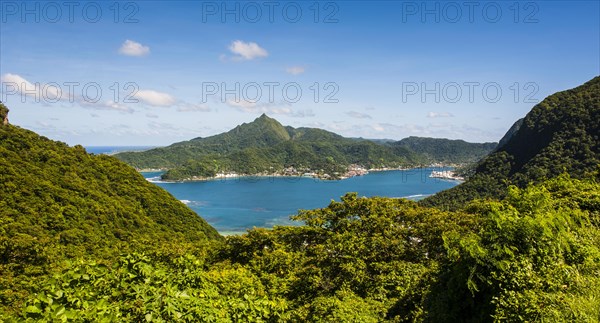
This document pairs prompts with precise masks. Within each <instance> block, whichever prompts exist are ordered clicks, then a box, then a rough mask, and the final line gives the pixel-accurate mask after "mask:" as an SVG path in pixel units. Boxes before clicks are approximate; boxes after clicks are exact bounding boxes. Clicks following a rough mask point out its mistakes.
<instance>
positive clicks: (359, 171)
mask: <svg viewBox="0 0 600 323" xmlns="http://www.w3.org/2000/svg"><path fill="white" fill-rule="evenodd" d="M456 167H457V166H456V165H440V164H432V165H427V166H415V167H397V168H392V167H383V168H370V169H365V168H360V167H359V168H354V169H351V170H349V171H348V172H346V173H345V174H344V175H342V176H338V177H333V176H331V175H329V174H323V175H319V174H316V173H304V174H281V173H270V174H269V173H257V174H237V173H219V174H217V175H215V176H212V177H203V176H194V177H191V178H185V179H180V180H169V179H160V182H163V183H187V182H206V181H215V180H223V179H225V180H226V179H244V178H284V177H285V178H313V179H317V180H323V181H340V180H345V179H349V178H353V177H358V176H364V175H368V174H369V173H371V172H373V173H377V172H389V171H410V170H417V169H424V168H456ZM167 170H168V169H160V168H156V169H154V168H145V169H138V172H140V173H146V172H164V171H167ZM433 173H444V174H446V173H453V171H451V170H442V171H435V170H433V171H432V174H430V175H429V177H430V178H437V179H443V180H454V181H460V182H464V179H463V178H462V177H459V176H432V175H433Z"/></svg>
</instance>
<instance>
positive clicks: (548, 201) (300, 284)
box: [0, 78, 600, 322]
mask: <svg viewBox="0 0 600 323" xmlns="http://www.w3.org/2000/svg"><path fill="white" fill-rule="evenodd" d="M598 92H599V91H598V78H597V79H594V80H592V81H591V82H589V83H586V84H585V85H583V86H582V87H579V88H576V89H574V90H571V91H567V92H560V93H557V94H556V95H553V96H551V97H549V98H548V99H546V100H545V101H544V102H542V103H540V105H538V106H536V107H535V108H534V110H532V112H531V113H530V114H528V116H527V117H526V118H525V119H524V122H523V125H522V126H521V127H520V128H519V129H518V130H517V131H516V132H515V133H514V134H513V135H511V136H509V137H510V138H509V139H508V141H507V142H506V144H505V145H503V146H502V147H500V148H499V149H498V151H497V152H495V153H494V154H492V155H491V156H489V157H488V158H486V159H485V160H484V161H483V162H481V163H480V164H479V165H478V168H477V174H476V175H475V176H474V180H473V179H471V180H469V181H468V182H467V184H468V185H467V186H463V188H462V189H459V190H451V191H450V192H449V193H448V192H446V193H443V194H441V198H440V200H435V199H430V200H428V203H432V201H433V202H438V203H440V204H438V205H437V206H438V207H435V208H433V207H426V206H424V205H423V204H426V203H417V202H413V201H409V200H405V199H392V198H379V197H374V198H365V197H359V196H358V195H357V194H356V193H348V194H346V195H344V196H343V197H342V198H341V201H339V202H337V201H332V202H331V204H330V205H329V206H328V207H326V208H322V209H315V210H305V211H300V212H299V213H298V215H297V216H295V217H294V219H295V220H298V221H300V222H299V226H276V227H274V228H273V229H253V230H250V231H249V232H248V233H247V234H245V235H242V236H229V237H226V238H225V239H220V238H219V236H218V235H217V234H216V233H215V232H214V230H212V228H210V227H209V226H207V225H206V223H205V222H203V221H202V220H201V219H200V218H199V217H198V216H196V215H195V214H193V213H192V212H191V211H189V209H187V208H186V207H185V206H183V205H182V204H181V203H179V202H177V201H176V200H174V199H173V198H172V197H171V196H170V195H168V194H167V193H166V192H164V191H162V190H161V189H159V188H156V187H154V186H153V185H151V184H149V183H147V182H146V181H145V180H144V179H143V178H142V177H141V176H139V175H138V174H136V173H135V172H134V171H133V170H132V169H131V168H129V167H127V166H126V165H125V164H123V163H121V162H119V161H117V160H115V159H114V158H111V157H107V156H91V155H88V154H86V153H85V151H84V150H83V149H82V148H81V147H74V148H69V147H67V146H66V145H64V144H61V143H57V142H53V141H50V140H48V139H45V138H43V137H40V136H38V135H36V134H34V133H32V132H29V131H26V130H23V129H20V128H18V127H14V126H3V127H0V139H1V140H2V141H1V144H0V156H1V157H2V158H1V159H0V161H1V163H2V170H3V171H2V175H0V176H1V177H0V179H2V182H0V189H1V196H2V200H1V202H0V230H2V231H1V236H0V238H1V239H2V240H1V241H0V242H1V243H0V256H1V257H2V258H0V259H1V261H2V262H1V263H0V270H1V273H2V276H0V286H1V289H0V301H1V303H0V305H1V307H0V320H3V321H23V320H31V321H39V322H47V321H67V320H75V321H119V322H140V321H147V322H153V321H157V322H159V321H170V322H175V321H177V322H181V321H183V322H198V321H202V322H240V321H243V322H287V321H292V322H491V321H508V322H521V321H527V322H596V321H597V320H598V318H599V317H600V182H599V180H600V172H599V170H598V168H597V167H598V162H597V159H594V158H596V156H597V155H596V153H597V143H598V141H597V134H598V132H597V130H598V128H597V127H598V123H597V122H596V123H594V120H596V121H597V120H598V119H597V118H595V117H597V116H598V114H597V113H598V112H597V111H598V105H597V102H598V101H597V98H598ZM2 108H3V107H2ZM0 111H4V110H3V109H0ZM563 123H564V124H563ZM547 129H551V130H552V131H550V130H547ZM521 131H525V132H524V133H521ZM554 132H556V133H554ZM280 134H281V135H283V133H280ZM288 134H289V132H288ZM536 135H537V136H541V137H540V140H543V139H544V138H550V139H549V140H548V141H541V143H542V144H537V143H532V140H534V139H536V138H537V137H536ZM575 135H577V138H583V140H580V141H578V140H575V139H574V138H575V137H574V136H575ZM523 140H526V141H527V144H528V145H525V144H523V143H522V141H523ZM526 146H531V149H530V150H528V148H526ZM563 150H567V151H568V152H569V153H570V155H569V156H571V157H569V156H568V155H567V153H566V152H563ZM527 156H529V157H528V158H526V157H527ZM540 156H544V158H541V157H540ZM551 157H552V158H551ZM557 165H560V166H562V169H563V171H562V172H561V171H560V170H559V169H558V168H557V167H558V166H557ZM555 174H558V175H556V176H555ZM569 174H572V176H571V175H569ZM536 175H540V176H536ZM544 177H551V178H550V179H544ZM574 177H577V178H574ZM507 179H508V181H510V182H513V183H516V184H518V185H511V184H510V183H508V182H507V181H505V182H502V181H501V180H507ZM529 180H531V181H534V180H535V181H536V183H535V184H524V183H525V181H529ZM469 185H470V186H469ZM459 187H460V186H459ZM464 187H466V188H464ZM469 189H473V190H474V191H473V192H470V191H469ZM471 193H472V194H473V195H468V194H471ZM448 194H451V195H448ZM460 194H463V195H460ZM448 196H452V197H453V198H458V201H461V202H462V204H461V205H460V206H459V207H453V210H452V211H449V210H447V209H449V208H450V207H448V204H445V203H447V201H448V200H446V199H447V198H448ZM478 196H484V197H485V198H484V199H479V198H478ZM440 201H441V202H440ZM440 205H441V207H440ZM444 208H446V210H445V209H444Z"/></svg>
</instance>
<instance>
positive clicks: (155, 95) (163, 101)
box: [133, 90, 176, 107]
mask: <svg viewBox="0 0 600 323" xmlns="http://www.w3.org/2000/svg"><path fill="white" fill-rule="evenodd" d="M133 97H134V98H136V99H139V100H141V101H143V102H144V103H147V104H149V105H153V106H157V107H168V106H172V105H173V104H175V102H176V100H175V98H174V97H172V96H171V95H170V94H168V93H163V92H157V91H153V90H139V91H137V92H136V93H135V94H134V95H133Z"/></svg>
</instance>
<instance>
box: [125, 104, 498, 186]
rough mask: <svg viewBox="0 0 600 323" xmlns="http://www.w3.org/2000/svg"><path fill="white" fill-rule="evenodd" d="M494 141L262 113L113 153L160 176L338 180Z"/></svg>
mask: <svg viewBox="0 0 600 323" xmlns="http://www.w3.org/2000/svg"><path fill="white" fill-rule="evenodd" d="M495 146H496V144H495V143H485V144H476V143H467V142H465V141H462V140H448V139H436V138H417V137H410V138H407V139H403V140H401V141H398V142H383V143H378V142H374V141H372V140H366V139H356V138H345V137H342V136H340V135H337V134H335V133H332V132H329V131H325V130H322V129H318V128H293V127H289V126H288V127H284V126H283V125H281V124H280V123H279V122H278V121H277V120H275V119H273V118H270V117H268V116H266V115H264V114H263V115H262V116H260V117H259V118H257V119H256V120H254V121H253V122H250V123H245V124H242V125H239V126H237V127H235V128H234V129H232V130H231V131H228V132H225V133H222V134H219V135H215V136H211V137H207V138H196V139H192V140H190V141H184V142H179V143H175V144H173V145H170V146H168V147H161V148H155V149H151V150H148V151H144V152H123V153H120V154H117V155H116V157H117V158H119V159H121V160H123V161H125V162H127V163H128V164H130V165H132V166H134V167H136V168H138V169H148V168H154V169H157V168H159V169H168V171H167V172H166V173H165V174H164V175H163V179H165V180H184V179H190V178H194V177H200V178H210V177H214V176H215V175H216V174H217V173H228V172H234V173H237V174H245V175H255V174H260V173H265V174H273V173H278V172H279V173H281V174H284V173H285V172H284V170H285V169H286V168H287V169H290V168H293V173H294V174H303V173H318V174H321V175H324V174H327V177H329V176H331V178H339V177H340V176H341V175H342V174H343V173H345V172H346V171H347V168H348V167H349V166H351V165H359V166H362V167H365V168H384V167H388V168H395V167H415V166H422V165H430V164H432V163H445V164H465V163H472V162H476V161H477V160H479V159H480V158H481V157H483V156H485V155H486V154H488V153H489V152H491V151H492V150H493V149H494V148H495Z"/></svg>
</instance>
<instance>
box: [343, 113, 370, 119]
mask: <svg viewBox="0 0 600 323" xmlns="http://www.w3.org/2000/svg"><path fill="white" fill-rule="evenodd" d="M346 114H347V115H348V116H349V117H352V118H356V119H371V116H370V115H368V114H366V113H360V112H356V111H348V112H346Z"/></svg>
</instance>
